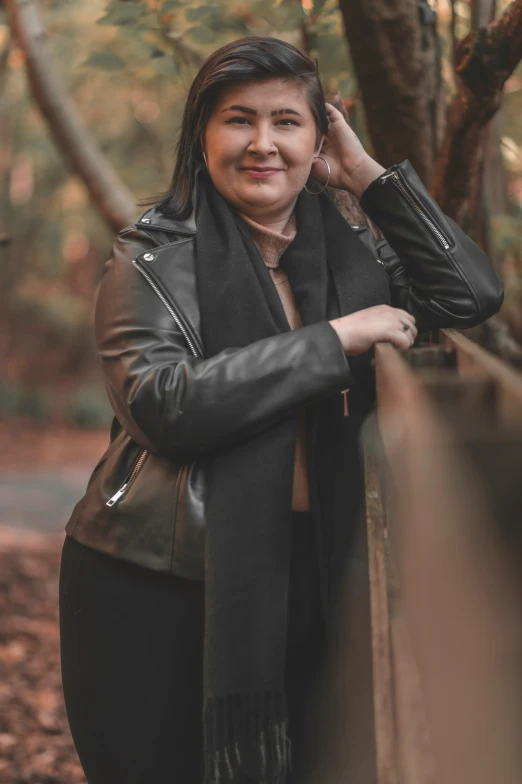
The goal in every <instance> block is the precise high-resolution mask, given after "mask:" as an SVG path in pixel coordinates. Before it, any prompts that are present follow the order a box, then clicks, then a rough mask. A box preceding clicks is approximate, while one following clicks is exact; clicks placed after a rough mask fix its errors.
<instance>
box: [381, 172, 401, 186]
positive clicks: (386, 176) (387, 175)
mask: <svg viewBox="0 0 522 784" xmlns="http://www.w3.org/2000/svg"><path fill="white" fill-rule="evenodd" d="M390 177H393V179H394V180H398V179H399V175H398V174H397V172H396V171H391V172H388V174H383V175H381V185H384V183H385V182H386V180H389V179H390Z"/></svg>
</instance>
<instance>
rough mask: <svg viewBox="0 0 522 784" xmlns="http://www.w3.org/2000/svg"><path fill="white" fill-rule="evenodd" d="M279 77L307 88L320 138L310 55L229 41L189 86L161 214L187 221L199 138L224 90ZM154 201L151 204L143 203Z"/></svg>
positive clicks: (320, 99)
mask: <svg viewBox="0 0 522 784" xmlns="http://www.w3.org/2000/svg"><path fill="white" fill-rule="evenodd" d="M278 76H281V77H288V78H296V79H297V78H298V79H302V80H303V82H304V83H305V84H306V86H307V88H308V99H309V101H310V109H311V110H312V114H313V116H314V119H315V123H316V125H317V136H318V139H319V137H320V136H321V134H326V133H327V131H328V117H327V114H326V108H325V105H324V103H325V99H324V93H323V88H322V87H321V82H320V81H319V74H318V71H317V66H316V63H314V61H313V60H312V59H311V58H310V57H308V55H306V54H304V53H303V52H301V51H300V50H299V49H297V48H296V47H295V46H292V45H291V44H288V43H286V41H280V40H279V39H278V38H265V37H263V38H262V37H257V36H252V37H249V38H241V39H239V40H238V41H232V43H229V44H226V46H222V47H221V49H218V50H217V51H216V52H214V53H213V54H211V55H210V57H208V58H207V60H205V62H204V63H203V65H202V66H201V68H200V70H199V72H198V74H197V76H196V78H195V79H194V81H193V82H192V85H191V87H190V90H189V94H188V97H187V102H186V104H185V110H184V112H183V121H182V124H181V129H180V134H179V140H178V144H177V156H176V165H175V168H174V174H173V176H172V181H171V184H170V188H169V190H168V191H167V192H166V193H165V194H163V196H162V197H160V201H159V202H158V204H157V207H158V209H159V211H160V212H162V213H163V214H164V215H168V216H169V217H173V218H186V217H188V216H189V215H190V213H191V211H192V191H193V188H194V182H195V175H196V170H197V168H198V166H200V165H202V163H203V146H202V141H203V134H204V132H205V128H206V126H207V123H208V120H209V118H210V115H211V114H212V111H213V108H214V105H215V101H216V98H217V96H218V95H219V92H220V91H221V89H222V87H223V86H224V85H230V84H231V83H234V82H245V81H251V80H262V79H273V78H275V77H278ZM156 201H157V199H153V200H152V199H151V200H148V201H144V202H142V204H153V203H155V202H156Z"/></svg>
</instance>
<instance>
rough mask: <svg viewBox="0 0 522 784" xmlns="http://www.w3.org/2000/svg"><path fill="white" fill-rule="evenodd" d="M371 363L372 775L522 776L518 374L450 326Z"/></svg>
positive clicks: (417, 779) (458, 780)
mask: <svg viewBox="0 0 522 784" xmlns="http://www.w3.org/2000/svg"><path fill="white" fill-rule="evenodd" d="M375 364H376V380H377V414H376V416H375V417H374V418H373V419H370V421H368V422H367V423H366V425H365V430H364V439H363V441H364V455H365V458H364V459H365V481H366V530H367V544H368V550H367V565H368V586H369V607H370V629H371V648H372V687H373V707H374V710H373V725H374V726H373V732H374V737H375V768H374V771H373V776H374V780H375V781H376V782H377V784H428V783H429V784H431V782H437V784H439V782H440V784H453V782H454V784H479V783H480V784H482V782H483V783H484V784H486V782H502V784H508V783H509V784H515V782H522V604H521V591H520V588H521V582H520V576H519V572H521V571H522V569H521V567H522V376H521V375H520V374H518V373H517V372H516V371H514V370H512V369H511V368H509V367H508V366H506V365H505V364H504V363H503V362H501V361H499V360H498V359H496V358H495V357H493V356H491V355H490V354H488V353H487V352H486V351H484V350H482V349H481V348H480V347H479V346H477V345H475V344H473V343H472V342H471V341H469V340H468V339H467V338H466V337H465V336H463V335H462V334H461V333H459V332H457V331H455V330H444V331H443V332H442V334H441V340H440V343H439V344H438V345H431V346H427V347H424V348H416V349H413V350H411V351H410V352H408V353H407V354H406V355H401V354H399V353H398V352H397V351H395V350H394V349H393V348H392V347H391V346H390V345H388V344H380V345H378V346H377V347H376V352H375ZM348 780H349V779H347V781H348ZM352 780H353V779H352ZM361 781H362V779H361ZM369 781H370V780H368V782H367V784H369Z"/></svg>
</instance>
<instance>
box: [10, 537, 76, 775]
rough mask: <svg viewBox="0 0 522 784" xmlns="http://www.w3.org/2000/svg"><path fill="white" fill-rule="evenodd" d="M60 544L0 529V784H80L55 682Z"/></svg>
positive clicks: (58, 684) (56, 540)
mask: <svg viewBox="0 0 522 784" xmlns="http://www.w3.org/2000/svg"><path fill="white" fill-rule="evenodd" d="M62 542H63V537H62V536H54V535H53V536H49V535H43V534H36V533H32V532H21V531H17V530H16V529H13V528H10V527H8V526H3V527H2V526H0V784H85V777H84V775H83V772H82V769H81V766H80V763H79V761H78V758H77V756H76V751H75V749H74V745H73V742H72V739H71V736H70V733H69V727H68V724H67V718H66V715H65V706H64V704H63V694H62V686H61V680H60V653H59V633H58V571H59V564H60V554H61V547H62Z"/></svg>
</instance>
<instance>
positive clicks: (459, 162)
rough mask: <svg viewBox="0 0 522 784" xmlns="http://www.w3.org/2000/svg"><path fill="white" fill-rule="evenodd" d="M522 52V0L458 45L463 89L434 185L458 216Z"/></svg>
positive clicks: (451, 113) (449, 120)
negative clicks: (478, 155) (487, 130)
mask: <svg viewBox="0 0 522 784" xmlns="http://www.w3.org/2000/svg"><path fill="white" fill-rule="evenodd" d="M521 58H522V0H514V2H513V3H511V5H509V6H508V7H507V9H506V10H505V12H504V13H503V14H502V16H500V17H499V18H498V19H495V21H494V22H492V23H491V24H489V25H488V26H487V27H485V28H484V27H482V28H480V29H479V30H478V31H477V34H476V35H475V36H473V35H472V34H471V33H470V34H469V35H468V36H466V38H464V39H463V40H462V41H461V42H460V43H459V45H458V52H457V60H458V61H457V68H456V70H457V78H458V82H459V89H458V92H457V94H456V95H455V97H454V98H453V100H452V101H451V103H450V106H449V108H448V116H447V125H446V133H445V137H444V140H443V143H442V146H441V150H440V153H439V157H438V161H437V167H436V170H435V173H434V177H433V182H432V185H431V191H432V194H433V196H434V198H435V199H436V201H437V202H438V203H439V205H440V207H441V208H442V209H443V210H444V212H445V213H446V214H447V215H449V216H450V217H452V218H453V219H454V220H456V221H458V219H459V217H460V215H461V212H462V208H463V205H464V204H465V201H466V199H467V197H468V194H469V183H470V181H471V180H472V179H473V177H474V176H475V172H476V165H477V152H478V150H479V149H480V146H481V144H482V141H483V137H484V129H485V128H486V126H487V124H488V122H489V121H490V120H491V118H492V117H493V115H494V114H495V112H496V111H497V109H498V107H499V105H500V98H501V94H502V89H503V87H504V83H505V82H506V79H507V78H508V77H509V76H510V75H511V74H512V73H513V70H514V69H515V67H516V66H517V65H518V63H519V62H520V59H521Z"/></svg>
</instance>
